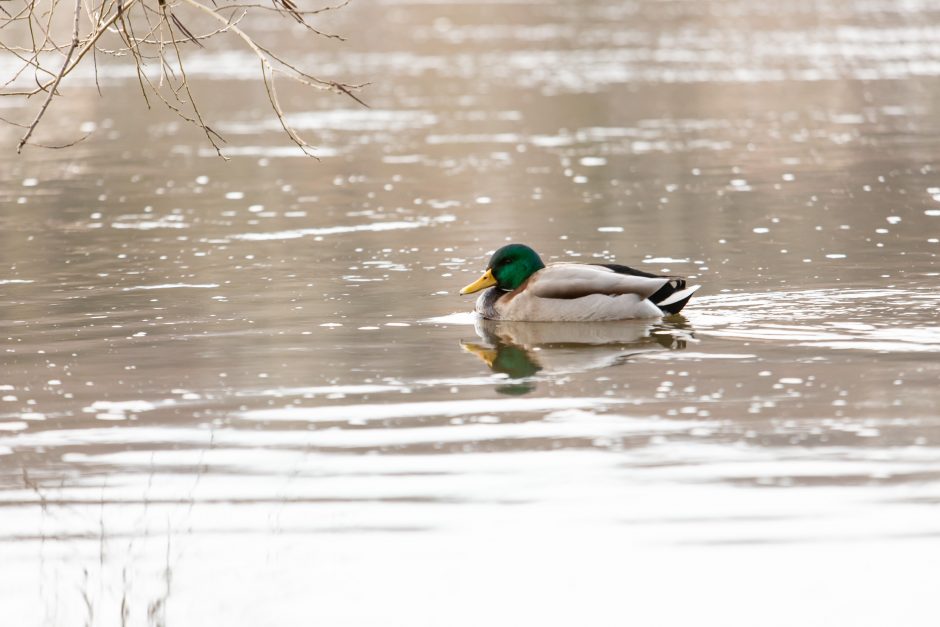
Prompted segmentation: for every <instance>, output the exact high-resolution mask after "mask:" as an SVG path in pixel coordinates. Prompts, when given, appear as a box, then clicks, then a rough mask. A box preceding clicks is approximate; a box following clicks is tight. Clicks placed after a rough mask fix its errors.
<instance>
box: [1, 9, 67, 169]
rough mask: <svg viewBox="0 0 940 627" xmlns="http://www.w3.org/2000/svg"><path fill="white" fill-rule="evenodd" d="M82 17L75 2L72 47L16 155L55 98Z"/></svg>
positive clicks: (17, 148)
mask: <svg viewBox="0 0 940 627" xmlns="http://www.w3.org/2000/svg"><path fill="white" fill-rule="evenodd" d="M81 15H82V0H75V25H74V27H73V29H72V45H71V46H69V51H68V53H66V55H65V61H63V62H62V69H61V70H59V73H58V74H57V75H56V77H55V81H53V83H52V89H50V90H49V92H48V93H47V94H46V99H45V100H43V103H42V106H41V107H40V108H39V113H37V114H36V118H35V119H34V120H33V122H32V124H30V125H29V128H28V129H27V130H26V134H25V135H23V138H22V139H20V143H19V144H17V146H16V154H19V153H20V152H22V150H23V146H24V145H25V144H26V142H27V141H28V140H29V138H30V136H31V135H32V134H33V131H34V130H36V125H37V124H39V120H41V119H42V116H43V114H44V113H45V112H46V109H48V108H49V103H50V102H52V99H53V97H55V93H56V88H57V87H58V86H59V83H61V82H62V77H63V76H65V70H66V68H68V66H69V61H70V60H71V58H72V53H73V52H75V49H76V48H77V47H78V19H79V18H80V17H81Z"/></svg>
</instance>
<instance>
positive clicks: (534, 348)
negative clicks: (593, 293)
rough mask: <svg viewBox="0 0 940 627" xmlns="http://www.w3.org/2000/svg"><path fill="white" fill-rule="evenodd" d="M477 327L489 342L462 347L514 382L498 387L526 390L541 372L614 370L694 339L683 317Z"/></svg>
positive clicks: (508, 390)
mask: <svg viewBox="0 0 940 627" xmlns="http://www.w3.org/2000/svg"><path fill="white" fill-rule="evenodd" d="M474 329H475V330H476V332H477V335H478V336H479V337H480V339H482V340H483V343H478V342H465V341H461V342H460V346H461V347H462V348H463V349H464V350H465V351H467V352H468V353H472V354H474V355H476V356H477V357H479V358H480V359H482V360H483V361H484V362H485V363H486V365H487V366H489V368H490V369H491V370H492V371H493V372H497V373H500V374H505V375H508V377H509V379H510V381H509V382H507V384H506V385H501V386H499V387H498V388H496V390H497V391H498V392H500V393H503V394H513V395H519V394H526V393H528V392H531V391H532V390H534V389H535V386H536V374H538V373H539V372H542V373H543V374H550V375H563V374H572V373H578V372H586V371H588V370H598V369H601V368H610V367H612V366H618V365H621V364H624V363H627V362H628V361H630V359H631V358H633V357H635V356H637V355H640V354H643V353H649V352H658V351H664V350H683V349H684V348H685V347H686V344H687V343H688V341H690V340H692V339H693V338H694V336H693V334H692V329H691V328H690V326H689V325H688V323H687V321H686V319H685V318H683V317H682V316H670V317H669V319H668V321H664V320H657V321H655V322H654V321H640V320H632V321H619V322H580V323H577V324H565V323H557V322H510V321H505V320H504V321H495V320H486V319H484V318H478V319H477V320H476V321H475V323H474Z"/></svg>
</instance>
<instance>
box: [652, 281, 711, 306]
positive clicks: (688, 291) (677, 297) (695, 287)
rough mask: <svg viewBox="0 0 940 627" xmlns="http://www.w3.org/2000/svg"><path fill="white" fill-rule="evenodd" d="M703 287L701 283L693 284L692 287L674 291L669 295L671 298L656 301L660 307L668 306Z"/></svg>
mask: <svg viewBox="0 0 940 627" xmlns="http://www.w3.org/2000/svg"><path fill="white" fill-rule="evenodd" d="M700 287H702V286H701V285H693V286H692V287H687V288H685V289H684V290H679V291H678V292H673V293H672V294H670V295H669V298H667V299H666V300H663V301H660V302H658V303H656V305H657V306H658V307H668V306H669V305H671V304H673V303H678V302H679V301H680V300H684V299H686V298H688V297H689V296H691V295H692V294H694V293H695V292H696V290H698V288H700Z"/></svg>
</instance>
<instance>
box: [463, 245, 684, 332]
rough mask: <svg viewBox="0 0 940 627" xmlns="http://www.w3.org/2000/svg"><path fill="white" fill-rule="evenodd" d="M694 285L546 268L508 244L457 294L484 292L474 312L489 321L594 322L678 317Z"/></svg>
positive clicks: (581, 267)
mask: <svg viewBox="0 0 940 627" xmlns="http://www.w3.org/2000/svg"><path fill="white" fill-rule="evenodd" d="M699 287H700V286H699V285H693V286H692V287H687V286H686V282H685V279H683V278H681V277H674V276H657V275H655V274H650V273H648V272H643V271H642V270H635V269H633V268H629V267H627V266H621V265H619V264H614V263H607V264H585V263H566V262H561V263H551V264H549V265H547V266H546V265H545V264H544V263H543V262H542V259H541V258H540V257H539V255H538V253H536V252H535V251H534V250H532V249H531V248H529V247H528V246H525V245H523V244H509V245H508V246H503V247H502V248H500V249H499V250H497V251H496V252H495V253H493V256H492V257H490V261H489V264H487V266H486V272H484V273H483V276H482V277H480V278H479V279H477V280H476V281H474V282H473V283H471V284H470V285H468V286H466V287H464V288H463V289H462V290H460V293H461V294H472V293H474V292H479V291H480V290H484V289H485V290H486V291H485V292H483V293H482V294H480V296H479V298H477V302H476V311H477V313H478V314H480V315H481V316H483V317H484V318H487V319H489V320H519V321H532V322H535V321H538V322H575V321H577V322H596V321H603V320H627V319H630V318H657V317H660V316H664V315H670V314H676V313H679V311H681V310H682V308H683V307H685V304H686V303H687V302H689V299H690V298H691V297H692V294H694V293H695V291H696V290H697V289H698V288H699ZM487 288H489V289H487Z"/></svg>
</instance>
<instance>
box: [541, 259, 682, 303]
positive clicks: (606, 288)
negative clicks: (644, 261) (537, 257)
mask: <svg viewBox="0 0 940 627" xmlns="http://www.w3.org/2000/svg"><path fill="white" fill-rule="evenodd" d="M669 280H670V279H669V277H654V276H641V275H638V274H626V273H620V272H616V271H615V270H612V269H611V268H608V267H606V266H597V265H590V264H583V263H553V264H549V265H548V266H546V267H545V268H543V269H542V270H539V271H538V272H537V273H535V274H534V275H532V278H531V279H530V280H529V284H528V285H527V286H526V291H528V292H531V293H532V295H533V296H537V297H539V298H564V299H571V298H581V297H583V296H590V295H591V294H606V295H608V296H614V295H619V294H635V295H637V296H640V297H642V298H649V297H650V296H652V295H653V294H656V293H657V292H658V291H659V290H660V289H662V287H663V286H664V285H666V284H667V283H668V282H669Z"/></svg>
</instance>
